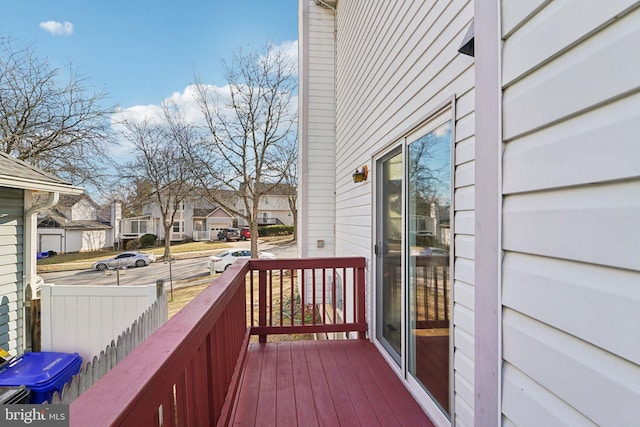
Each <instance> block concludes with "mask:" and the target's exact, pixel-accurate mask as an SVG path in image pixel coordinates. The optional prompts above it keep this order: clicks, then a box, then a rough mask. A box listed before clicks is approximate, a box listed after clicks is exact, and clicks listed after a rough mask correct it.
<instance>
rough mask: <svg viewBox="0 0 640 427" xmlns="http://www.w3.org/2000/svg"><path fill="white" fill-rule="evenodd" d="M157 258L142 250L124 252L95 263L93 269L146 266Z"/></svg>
mask: <svg viewBox="0 0 640 427" xmlns="http://www.w3.org/2000/svg"><path fill="white" fill-rule="evenodd" d="M155 260H156V257H155V255H153V254H144V253H142V252H122V253H121V254H118V255H117V256H115V257H113V258H109V259H105V260H102V261H96V262H94V263H93V267H92V269H93V270H97V271H104V270H106V269H111V270H112V269H116V268H128V267H144V266H145V265H149V264H151V263H152V262H154V261H155Z"/></svg>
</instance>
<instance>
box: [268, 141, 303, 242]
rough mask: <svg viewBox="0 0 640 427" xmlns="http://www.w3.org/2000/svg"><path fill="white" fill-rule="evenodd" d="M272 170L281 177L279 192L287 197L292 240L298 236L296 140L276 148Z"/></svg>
mask: <svg viewBox="0 0 640 427" xmlns="http://www.w3.org/2000/svg"><path fill="white" fill-rule="evenodd" d="M277 152H278V155H276V156H275V159H274V161H273V162H272V164H273V169H274V170H276V171H279V172H280V174H281V176H282V184H281V185H280V187H279V188H280V190H281V191H282V192H283V193H284V195H285V196H286V197H287V203H288V205H289V210H290V211H291V215H292V217H293V240H294V241H295V240H296V239H297V236H298V144H297V138H292V139H290V140H289V141H288V143H287V144H283V145H282V146H280V147H278V150H277Z"/></svg>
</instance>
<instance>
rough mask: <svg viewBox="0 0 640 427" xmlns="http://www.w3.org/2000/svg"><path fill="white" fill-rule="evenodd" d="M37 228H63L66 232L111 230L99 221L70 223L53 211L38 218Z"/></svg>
mask: <svg viewBox="0 0 640 427" xmlns="http://www.w3.org/2000/svg"><path fill="white" fill-rule="evenodd" d="M38 227H54V228H64V229H66V230H108V229H110V228H112V227H111V226H110V225H108V224H105V223H103V222H100V221H90V220H81V221H71V220H68V219H67V218H66V217H65V216H64V215H62V214H60V213H59V212H57V211H55V210H53V211H49V212H47V213H46V214H45V215H44V216H43V217H41V218H38Z"/></svg>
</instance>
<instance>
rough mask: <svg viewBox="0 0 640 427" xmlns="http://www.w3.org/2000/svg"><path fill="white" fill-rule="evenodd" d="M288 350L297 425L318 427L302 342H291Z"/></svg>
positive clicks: (314, 401)
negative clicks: (289, 351) (289, 352)
mask: <svg viewBox="0 0 640 427" xmlns="http://www.w3.org/2000/svg"><path fill="white" fill-rule="evenodd" d="M289 348H290V350H291V372H292V375H293V384H294V388H295V396H296V398H295V411H296V417H297V425H299V426H302V427H314V426H319V425H320V424H319V422H318V418H319V416H318V412H317V411H316V400H315V399H314V395H313V390H312V386H311V377H310V376H309V366H308V365H307V357H306V355H305V353H304V344H303V343H302V342H292V343H291V344H290V346H289Z"/></svg>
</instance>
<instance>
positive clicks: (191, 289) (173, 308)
mask: <svg viewBox="0 0 640 427" xmlns="http://www.w3.org/2000/svg"><path fill="white" fill-rule="evenodd" d="M218 275H219V274H216V275H214V276H211V278H210V279H208V281H207V282H206V283H198V284H194V285H192V286H186V287H182V288H178V289H174V290H173V301H172V300H171V296H170V294H169V293H168V294H167V301H168V303H167V305H168V313H169V319H171V317H173V316H174V315H175V314H176V313H177V312H178V311H180V310H181V309H182V308H184V307H185V306H186V305H187V304H188V303H189V302H190V301H191V300H192V299H193V298H195V297H197V296H198V295H199V294H200V293H201V292H202V291H203V290H205V289H206V288H207V286H209V285H210V284H211V283H212V282H213V280H214V279H215V278H216V277H217V276H218ZM294 277H295V276H294ZM273 278H274V280H276V281H277V280H278V278H279V273H274V274H273ZM247 280H248V279H247ZM295 282H296V279H295V278H294V280H293V281H291V280H285V281H284V287H283V289H282V292H283V294H284V295H286V296H287V297H288V296H289V295H291V285H292V284H295ZM255 283H257V278H256V282H255ZM167 292H169V291H167ZM254 292H255V295H254V299H256V301H254V302H253V303H252V304H250V305H251V306H252V308H253V310H254V316H255V319H256V321H257V319H258V304H257V298H258V295H257V289H255V290H254ZM279 298H280V290H279V289H278V290H275V291H274V293H273V301H274V302H273V305H272V309H271V310H272V316H273V319H274V323H276V322H277V319H279V317H280V309H281V307H280V304H279V303H278V300H279ZM294 298H295V299H296V300H297V302H296V304H299V296H298V291H297V286H296V287H294ZM250 299H251V295H250V287H249V284H248V282H247V298H246V300H247V302H249V301H250ZM283 308H284V316H283V317H284V322H283V323H284V324H291V306H290V304H288V305H287V304H286V303H285V307H283ZM305 314H306V315H305V318H306V321H307V323H309V322H310V321H311V318H310V317H309V316H310V314H311V310H310V309H308V310H307V311H306V313H305ZM294 318H295V320H294V323H296V324H300V320H301V312H300V307H297V308H296V310H295V313H294ZM250 323H251V313H250V312H249V311H247V325H249V324H250ZM313 338H314V337H313V335H312V334H292V335H270V336H269V338H268V340H269V341H271V342H276V341H299V340H312V339H313ZM251 340H252V341H257V340H258V337H257V336H254V337H251Z"/></svg>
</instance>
